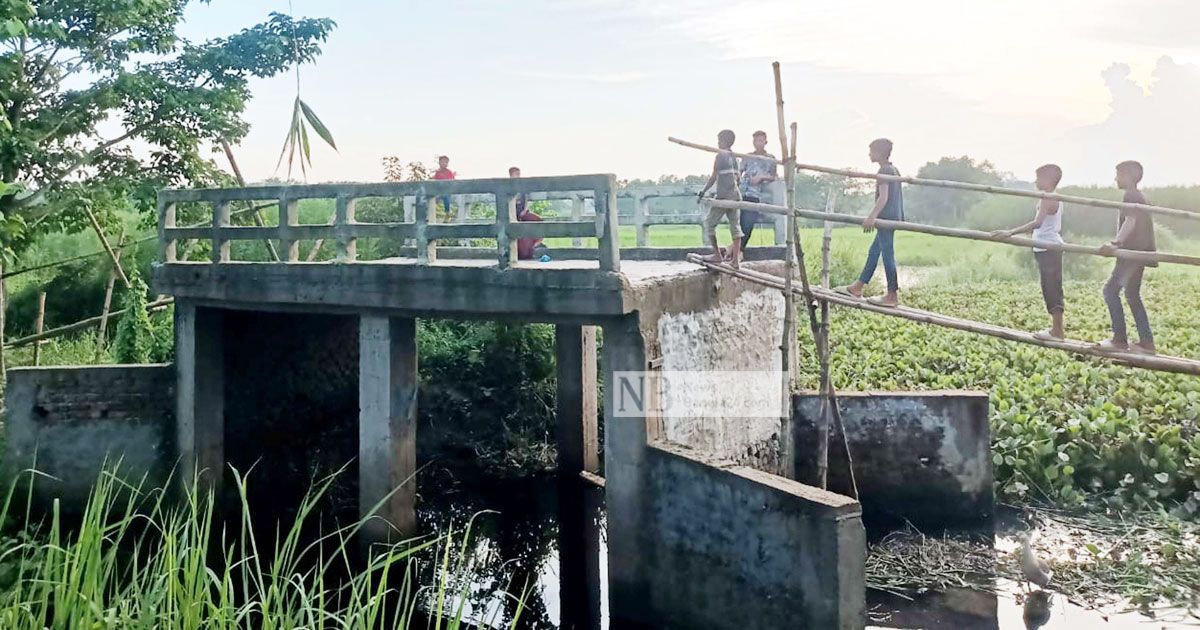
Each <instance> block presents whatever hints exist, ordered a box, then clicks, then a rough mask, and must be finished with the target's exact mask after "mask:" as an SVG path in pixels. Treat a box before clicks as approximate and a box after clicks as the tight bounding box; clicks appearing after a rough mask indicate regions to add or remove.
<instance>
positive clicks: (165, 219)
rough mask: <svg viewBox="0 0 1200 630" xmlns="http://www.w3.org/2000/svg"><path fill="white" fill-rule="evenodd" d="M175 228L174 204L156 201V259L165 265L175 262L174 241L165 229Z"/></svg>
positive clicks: (160, 200)
mask: <svg viewBox="0 0 1200 630" xmlns="http://www.w3.org/2000/svg"><path fill="white" fill-rule="evenodd" d="M173 227H175V204H174V203H173V202H170V201H163V200H162V199H161V198H160V199H159V201H158V259H159V260H160V261H162V262H165V263H172V262H175V260H176V258H175V249H176V247H175V239H174V238H173V237H169V236H167V232H166V230H167V228H173Z"/></svg>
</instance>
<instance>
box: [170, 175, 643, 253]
mask: <svg viewBox="0 0 1200 630" xmlns="http://www.w3.org/2000/svg"><path fill="white" fill-rule="evenodd" d="M540 193H574V194H576V195H579V196H580V198H582V197H583V196H584V195H587V196H589V197H590V198H591V199H592V200H593V206H594V208H595V213H594V215H592V216H591V217H588V218H587V219H586V220H585V219H583V217H582V216H578V217H577V218H572V220H568V221H540V222H519V221H517V217H516V202H517V199H518V197H520V196H522V195H524V196H526V197H529V196H531V195H535V194H540ZM451 195H485V196H491V198H492V199H494V200H495V203H496V208H497V209H498V211H497V212H496V216H495V218H494V219H492V220H491V221H490V222H482V221H478V222H471V223H447V222H439V221H438V220H437V212H436V210H437V200H438V199H439V198H443V197H447V196H451ZM407 197H412V198H414V199H415V208H416V211H415V212H414V213H413V216H411V220H408V219H409V218H410V217H408V216H406V217H405V220H404V221H393V222H380V223H366V222H360V221H358V220H357V218H356V216H355V205H356V202H357V201H358V200H361V199H368V198H407ZM304 199H326V200H333V201H334V202H335V203H336V212H335V215H334V221H333V223H332V224H325V225H302V224H300V222H299V202H300V201H301V200H304ZM263 201H268V202H271V203H272V204H278V208H279V223H278V225H259V226H236V225H233V223H232V221H231V216H232V212H231V208H232V205H233V204H234V203H235V202H250V203H253V202H263ZM186 202H199V203H206V204H211V207H212V224H211V225H210V226H202V227H180V226H179V225H177V224H176V207H177V204H179V203H186ZM616 207H617V197H616V178H615V176H613V175H611V174H602V175H569V176H561V177H522V178H499V179H464V180H436V181H421V182H389V183H381V184H315V185H302V186H256V187H246V188H216V189H195V190H163V191H161V192H160V193H159V195H158V213H159V221H158V225H159V261H160V262H162V263H165V264H172V263H179V262H183V261H181V260H180V259H179V257H178V255H177V253H178V242H179V241H181V240H187V239H197V240H210V241H211V244H212V256H211V261H212V263H214V264H222V263H229V262H235V261H234V260H233V257H232V253H231V248H230V244H231V243H232V242H236V241H262V240H266V241H270V242H273V243H275V244H276V245H277V251H278V253H279V262H281V263H297V262H300V250H299V245H300V242H301V241H304V240H323V239H328V240H335V241H336V242H337V252H338V254H337V260H338V262H342V263H354V262H356V261H357V259H358V256H357V240H358V239H360V238H384V239H394V240H396V241H398V242H403V241H404V240H413V241H415V242H416V245H417V259H418V264H429V263H431V262H433V261H435V260H436V259H437V241H439V240H449V239H471V238H478V239H495V241H496V250H497V251H496V258H497V263H498V266H499V268H500V269H507V268H509V267H510V266H512V264H513V263H514V262H515V261H516V260H517V240H518V239H521V238H553V237H570V238H595V239H596V243H597V249H598V256H597V257H598V259H599V262H600V270H601V271H620V267H621V260H620V250H619V239H618V237H617V213H616Z"/></svg>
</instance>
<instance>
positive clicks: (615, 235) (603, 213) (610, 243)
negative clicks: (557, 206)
mask: <svg viewBox="0 0 1200 630" xmlns="http://www.w3.org/2000/svg"><path fill="white" fill-rule="evenodd" d="M595 204H596V228H597V231H598V232H599V234H598V238H597V239H596V240H597V241H598V245H599V247H600V270H601V271H615V272H619V271H621V235H620V232H619V230H618V225H617V181H616V177H614V176H612V175H609V176H608V184H607V185H606V186H604V187H602V188H597V189H596V190H595Z"/></svg>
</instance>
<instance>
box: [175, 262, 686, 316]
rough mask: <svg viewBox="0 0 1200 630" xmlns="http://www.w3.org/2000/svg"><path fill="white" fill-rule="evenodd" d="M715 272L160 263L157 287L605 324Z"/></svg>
mask: <svg viewBox="0 0 1200 630" xmlns="http://www.w3.org/2000/svg"><path fill="white" fill-rule="evenodd" d="M706 273H707V272H706V271H704V270H703V269H702V268H701V267H699V266H697V265H695V264H693V263H689V262H687V261H683V260H624V261H622V262H621V270H620V271H619V272H612V271H602V270H601V269H600V267H599V263H598V262H597V261H595V260H553V261H550V262H545V263H542V262H537V261H517V262H513V263H510V266H509V267H508V268H507V269H503V270H502V269H500V268H499V267H498V265H497V262H496V261H495V260H494V259H451V260H437V261H433V262H427V263H419V262H418V261H417V259H415V258H389V259H384V260H379V261H372V262H363V261H359V262H356V263H354V264H336V263H288V264H278V263H249V262H225V263H221V264H219V265H215V264H208V263H188V262H174V263H169V264H158V265H156V266H155V268H154V272H153V286H154V290H155V291H157V292H158V293H160V294H166V295H172V296H175V297H176V298H180V299H185V300H194V301H196V302H197V303H201V304H206V305H210V306H218V307H223V308H252V309H256V310H305V311H318V312H344V311H361V310H364V309H368V310H388V311H394V312H398V313H407V314H414V315H424V316H445V317H465V318H493V317H504V316H512V317H515V318H519V319H527V320H531V321H558V320H563V319H570V320H580V321H598V320H601V319H603V318H606V317H611V316H618V315H625V314H628V313H631V312H634V311H636V310H639V308H641V307H643V306H644V305H645V302H646V301H647V300H651V299H654V300H656V301H657V300H659V299H660V298H657V297H656V296H655V295H654V294H655V293H657V289H658V288H659V287H662V286H663V285H666V284H670V283H672V282H674V281H676V280H682V279H684V278H687V277H688V276H693V277H703V276H704V275H705V274H706Z"/></svg>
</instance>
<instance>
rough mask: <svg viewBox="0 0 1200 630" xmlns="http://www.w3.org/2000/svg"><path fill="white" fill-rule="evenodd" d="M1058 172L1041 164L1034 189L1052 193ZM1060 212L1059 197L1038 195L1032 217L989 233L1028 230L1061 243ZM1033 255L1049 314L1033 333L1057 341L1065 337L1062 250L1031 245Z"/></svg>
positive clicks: (1046, 240) (1036, 237) (1011, 233)
mask: <svg viewBox="0 0 1200 630" xmlns="http://www.w3.org/2000/svg"><path fill="white" fill-rule="evenodd" d="M1062 175H1063V173H1062V168H1060V167H1059V166H1058V165H1057V164H1043V165H1042V166H1039V167H1038V169H1037V171H1036V172H1035V180H1034V182H1035V185H1036V186H1037V189H1038V190H1040V191H1042V192H1045V193H1052V192H1054V191H1055V189H1057V188H1058V184H1059V182H1061V181H1062ZM1062 214H1063V213H1062V202H1061V201H1056V200H1053V199H1039V200H1038V202H1037V205H1036V214H1035V215H1034V217H1033V220H1032V221H1030V222H1029V223H1025V224H1023V225H1020V226H1017V227H1015V228H1013V229H1011V230H996V231H995V232H992V235H993V236H1004V237H1011V236H1016V235H1018V234H1025V233H1026V232H1031V233H1032V234H1033V240H1035V241H1038V242H1041V243H1053V244H1057V245H1062V244H1063V238H1062ZM1033 258H1034V260H1036V261H1037V268H1038V277H1039V278H1040V279H1041V285H1042V300H1043V301H1044V302H1045V303H1046V312H1047V313H1049V314H1050V328H1049V329H1047V330H1043V331H1042V332H1038V333H1034V334H1033V336H1034V337H1035V338H1037V339H1041V340H1042V341H1052V340H1060V341H1061V340H1062V339H1064V338H1065V337H1066V332H1065V331H1064V330H1063V310H1064V308H1063V271H1062V270H1063V253H1062V250H1055V249H1051V250H1047V249H1045V248H1040V247H1034V248H1033Z"/></svg>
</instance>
